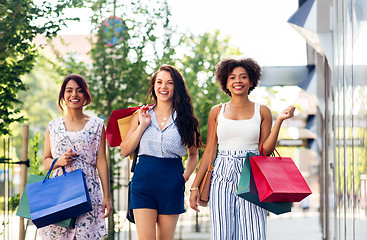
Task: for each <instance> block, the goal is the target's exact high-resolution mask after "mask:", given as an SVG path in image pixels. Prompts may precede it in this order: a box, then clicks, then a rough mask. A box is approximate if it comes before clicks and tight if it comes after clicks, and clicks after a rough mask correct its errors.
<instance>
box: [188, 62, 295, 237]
mask: <svg viewBox="0 0 367 240" xmlns="http://www.w3.org/2000/svg"><path fill="white" fill-rule="evenodd" d="M260 77H261V67H260V66H259V64H258V63H257V62H256V61H254V60H253V59H251V58H245V59H239V60H237V59H232V58H225V59H223V60H221V61H220V62H219V63H218V64H217V66H216V80H217V81H218V83H219V84H220V86H221V89H222V90H223V91H224V92H225V93H226V94H227V95H229V96H230V97H231V100H230V101H229V102H227V103H224V104H221V107H220V105H216V106H214V107H213V108H212V109H211V110H210V113H209V119H208V135H207V144H206V148H205V151H204V154H203V157H202V160H201V162H200V166H199V169H198V171H197V174H196V178H195V180H194V182H193V184H192V187H191V193H190V206H191V208H193V209H194V210H196V211H199V209H198V205H199V199H200V194H199V191H198V187H199V185H200V183H201V181H202V179H203V177H204V175H205V172H206V170H207V169H208V165H209V162H210V160H211V162H213V161H214V158H215V156H216V155H215V154H213V155H212V158H213V159H210V150H211V149H212V146H213V144H214V146H213V147H214V148H213V149H215V150H216V149H217V147H216V146H218V155H217V158H216V159H215V161H214V169H213V172H212V181H211V187H210V197H209V207H210V220H211V239H218V240H227V239H228V240H233V239H236V240H260V239H261V240H262V239H266V215H267V213H266V210H265V209H263V208H260V207H258V206H256V205H254V204H252V203H250V202H248V201H246V200H244V199H243V198H240V197H238V196H237V195H236V192H237V187H238V183H239V180H240V175H241V170H242V166H243V163H244V160H245V156H246V153H247V152H253V153H256V154H258V153H259V147H260V146H263V148H264V151H265V154H266V155H270V154H271V153H272V152H273V151H274V149H275V145H276V142H277V138H278V134H279V130H280V127H281V124H282V122H283V121H284V120H285V119H288V118H291V117H293V113H294V110H295V108H294V107H293V106H289V107H287V108H286V109H285V110H284V111H283V112H281V113H280V114H279V115H278V117H277V119H276V121H275V123H274V126H273V128H272V116H271V112H270V110H269V108H268V107H266V106H264V105H260V104H258V103H255V102H252V101H250V99H249V93H250V92H251V91H252V90H253V89H254V88H255V87H256V86H257V85H258V83H259V80H260ZM217 116H218V121H217V124H218V125H217V130H216V132H214V129H215V124H216V117H217ZM213 138H214V141H213Z"/></svg>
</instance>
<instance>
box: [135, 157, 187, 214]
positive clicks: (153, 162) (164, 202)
mask: <svg viewBox="0 0 367 240" xmlns="http://www.w3.org/2000/svg"><path fill="white" fill-rule="evenodd" d="M182 174H183V166H182V159H181V158H159V157H153V156H148V155H141V156H139V162H138V164H137V165H136V167H135V172H134V175H133V177H132V180H131V193H130V194H131V195H130V208H131V209H138V208H148V209H155V210H157V212H158V214H164V215H171V214H181V213H184V212H185V208H184V192H185V179H184V177H183V175H182Z"/></svg>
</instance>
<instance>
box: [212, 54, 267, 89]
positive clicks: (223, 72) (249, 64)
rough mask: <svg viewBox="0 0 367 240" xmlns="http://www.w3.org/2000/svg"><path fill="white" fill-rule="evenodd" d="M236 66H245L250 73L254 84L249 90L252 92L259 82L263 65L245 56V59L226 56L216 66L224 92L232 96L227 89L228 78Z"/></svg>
mask: <svg viewBox="0 0 367 240" xmlns="http://www.w3.org/2000/svg"><path fill="white" fill-rule="evenodd" d="M236 67H243V68H244V69H246V72H247V74H248V75H249V78H250V81H251V83H252V86H251V87H250V89H249V90H248V93H250V92H251V91H252V90H254V89H255V87H256V86H257V85H258V84H259V81H260V77H261V67H260V65H259V64H258V63H257V62H256V61H255V60H253V59H252V58H244V59H238V60H237V59H233V58H224V59H222V60H221V61H220V62H219V63H218V64H217V65H216V66H215V75H216V80H217V82H218V83H219V85H220V87H221V89H222V91H223V92H225V93H226V94H227V95H229V96H231V95H232V94H231V92H230V91H229V90H228V89H227V80H228V76H229V75H230V74H231V73H232V71H233V69H235V68H236Z"/></svg>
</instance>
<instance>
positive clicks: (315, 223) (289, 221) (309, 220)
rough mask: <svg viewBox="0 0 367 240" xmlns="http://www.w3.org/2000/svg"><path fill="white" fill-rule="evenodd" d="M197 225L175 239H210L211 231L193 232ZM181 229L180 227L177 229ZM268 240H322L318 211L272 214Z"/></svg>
mask: <svg viewBox="0 0 367 240" xmlns="http://www.w3.org/2000/svg"><path fill="white" fill-rule="evenodd" d="M194 227H195V226H191V231H190V230H189V229H190V227H186V228H184V229H183V231H182V232H181V233H180V232H179V231H178V232H176V237H175V240H204V239H210V234H209V232H200V233H196V232H193V231H192V230H194ZM177 230H179V229H177ZM267 239H268V240H321V239H322V235H321V227H320V224H319V214H318V213H317V212H314V213H311V212H309V213H307V214H306V215H304V214H303V213H301V212H293V213H287V214H283V215H280V216H276V215H270V216H269V217H268V226H267Z"/></svg>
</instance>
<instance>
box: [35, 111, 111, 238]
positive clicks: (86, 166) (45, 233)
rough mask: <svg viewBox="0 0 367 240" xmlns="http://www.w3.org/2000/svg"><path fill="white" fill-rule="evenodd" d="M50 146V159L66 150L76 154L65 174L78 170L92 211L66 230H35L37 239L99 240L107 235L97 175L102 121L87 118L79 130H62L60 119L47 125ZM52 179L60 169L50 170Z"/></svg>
mask: <svg viewBox="0 0 367 240" xmlns="http://www.w3.org/2000/svg"><path fill="white" fill-rule="evenodd" d="M48 128H49V132H50V146H51V153H52V157H53V158H57V157H60V156H61V155H62V154H64V153H65V152H66V151H68V150H69V149H72V151H73V152H76V153H78V156H76V157H74V161H73V162H72V163H71V164H70V165H68V166H66V167H65V170H66V172H70V171H73V170H75V169H79V168H80V169H81V170H82V171H83V172H84V173H85V180H86V184H87V187H88V191H89V196H90V199H91V202H92V208H93V210H92V211H90V212H88V213H85V214H82V215H80V216H78V217H77V219H76V223H75V228H74V229H70V228H66V227H62V226H57V225H49V226H46V227H43V228H41V229H40V231H39V236H40V237H41V239H55V240H66V239H68V240H69V239H100V237H102V236H105V235H106V234H107V230H106V223H105V220H104V219H103V218H102V215H103V214H102V193H101V188H100V182H99V177H98V173H97V168H96V164H97V155H98V150H99V147H100V140H101V134H102V129H103V120H102V119H100V118H90V119H89V120H88V121H87V123H86V124H85V127H84V128H83V129H82V130H80V131H75V132H70V131H66V129H65V125H64V122H63V117H59V118H57V119H55V120H53V121H51V122H50V123H49V124H48ZM53 172H54V173H53V175H54V176H58V175H61V174H62V170H61V168H58V169H56V170H54V171H53Z"/></svg>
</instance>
